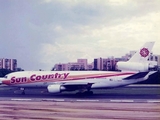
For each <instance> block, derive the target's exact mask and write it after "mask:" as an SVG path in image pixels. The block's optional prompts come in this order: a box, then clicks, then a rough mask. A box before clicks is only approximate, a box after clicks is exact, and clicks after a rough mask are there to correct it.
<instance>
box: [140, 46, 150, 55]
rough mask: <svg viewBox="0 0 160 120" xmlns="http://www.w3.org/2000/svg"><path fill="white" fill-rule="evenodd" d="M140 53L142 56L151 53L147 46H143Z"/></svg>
mask: <svg viewBox="0 0 160 120" xmlns="http://www.w3.org/2000/svg"><path fill="white" fill-rule="evenodd" d="M140 55H141V56H142V57H147V56H148V55H149V50H148V49H147V48H142V49H141V50H140Z"/></svg>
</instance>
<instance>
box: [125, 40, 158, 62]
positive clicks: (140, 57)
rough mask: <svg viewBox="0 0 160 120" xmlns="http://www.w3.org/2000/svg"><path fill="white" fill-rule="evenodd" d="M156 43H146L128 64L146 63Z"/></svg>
mask: <svg viewBox="0 0 160 120" xmlns="http://www.w3.org/2000/svg"><path fill="white" fill-rule="evenodd" d="M154 43H155V42H146V43H145V44H144V45H143V46H142V47H141V48H140V50H139V51H137V52H136V53H135V54H134V55H133V56H132V57H131V58H130V60H129V61H128V62H145V61H147V60H148V57H149V55H150V53H151V50H152V48H153V45H154Z"/></svg>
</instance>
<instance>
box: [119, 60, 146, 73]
mask: <svg viewBox="0 0 160 120" xmlns="http://www.w3.org/2000/svg"><path fill="white" fill-rule="evenodd" d="M148 65H149V64H148V63H135V62H118V63H117V69H118V70H126V71H141V72H144V71H148V70H149V66H148Z"/></svg>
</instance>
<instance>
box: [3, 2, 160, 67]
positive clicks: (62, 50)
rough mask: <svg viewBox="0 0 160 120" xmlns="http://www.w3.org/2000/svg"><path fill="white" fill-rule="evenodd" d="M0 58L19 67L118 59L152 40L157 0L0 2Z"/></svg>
mask: <svg viewBox="0 0 160 120" xmlns="http://www.w3.org/2000/svg"><path fill="white" fill-rule="evenodd" d="M0 3H1V4H0V58H10V59H17V64H18V67H21V68H22V69H24V70H39V69H42V70H51V69H52V68H53V67H54V65H55V64H56V63H68V62H76V60H77V59H78V58H86V59H88V62H92V61H93V59H94V58H99V57H102V58H107V57H110V56H114V57H120V56H123V55H125V54H126V53H129V51H132V50H137V49H139V48H140V47H141V46H142V45H143V44H144V43H145V42H147V41H155V45H154V48H153V50H152V52H153V54H157V55H160V47H159V46H160V34H159V33H160V0H27V1H26V0H0Z"/></svg>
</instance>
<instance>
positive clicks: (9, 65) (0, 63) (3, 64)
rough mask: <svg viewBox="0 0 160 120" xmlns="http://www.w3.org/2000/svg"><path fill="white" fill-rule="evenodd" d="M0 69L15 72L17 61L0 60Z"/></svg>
mask: <svg viewBox="0 0 160 120" xmlns="http://www.w3.org/2000/svg"><path fill="white" fill-rule="evenodd" d="M0 69H8V70H13V71H15V70H16V69H17V60H16V59H6V58H1V59H0Z"/></svg>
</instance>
